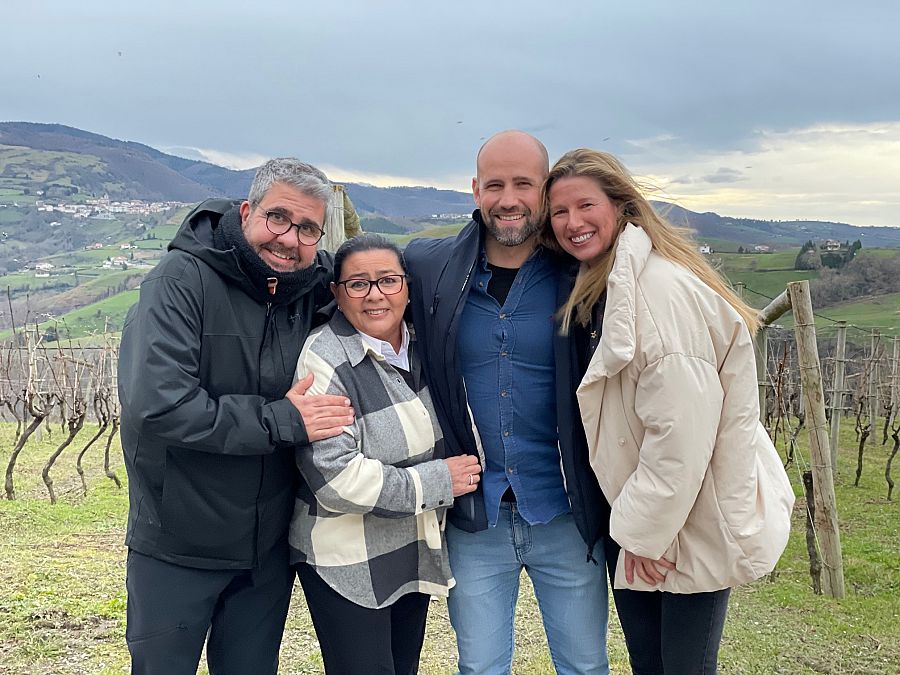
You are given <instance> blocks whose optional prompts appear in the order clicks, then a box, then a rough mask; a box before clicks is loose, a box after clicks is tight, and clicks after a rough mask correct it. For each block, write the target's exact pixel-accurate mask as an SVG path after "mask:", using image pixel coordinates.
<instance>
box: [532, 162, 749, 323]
mask: <svg viewBox="0 0 900 675" xmlns="http://www.w3.org/2000/svg"><path fill="white" fill-rule="evenodd" d="M576 176H583V177H585V178H591V179H593V180H594V181H596V183H597V185H598V186H599V187H600V189H601V190H603V192H604V194H605V195H606V196H607V197H608V198H609V200H610V201H611V202H612V203H613V205H614V206H616V207H617V211H618V219H617V223H616V225H617V231H616V235H615V238H614V239H613V242H612V245H611V246H610V248H609V250H608V251H606V252H605V253H603V254H602V255H601V256H600V258H599V260H597V261H594V262H592V264H591V266H590V267H588V266H587V265H585V264H583V263H582V265H581V268H580V269H579V271H578V277H577V278H576V280H575V286H574V288H573V289H572V293H571V294H570V295H569V299H568V301H567V302H566V304H565V305H564V306H563V307H562V309H561V310H560V315H561V317H562V331H563V333H568V332H569V329H570V328H571V325H572V320H573V319H574V320H575V321H577V322H578V323H580V324H581V325H583V326H587V325H589V324H590V320H591V311H592V309H593V307H594V305H596V304H597V301H598V300H599V299H600V296H601V295H602V294H603V291H605V290H606V280H607V277H609V273H610V271H611V270H612V266H613V263H614V262H615V257H616V256H615V252H616V246H617V245H618V243H619V237H620V236H621V235H622V232H623V231H624V229H625V225H626V224H627V223H632V224H634V225H636V226H638V227H640V228H641V229H643V230H644V232H646V233H647V236H648V237H650V242H651V244H652V246H653V250H654V251H656V252H657V253H658V254H659V255H661V256H663V257H664V258H666V259H668V260H671V261H672V262H674V263H677V264H679V265H681V266H682V267H686V268H687V269H689V270H690V271H691V272H693V273H694V274H695V275H697V277H699V278H700V280H701V281H703V283H705V284H706V285H707V286H709V287H710V288H711V289H712V290H714V291H715V292H716V293H718V294H719V295H721V296H722V297H723V298H725V300H726V301H727V302H728V303H729V304H730V305H731V306H732V307H734V309H735V310H736V311H737V312H738V314H740V315H741V318H742V319H743V320H744V323H745V324H747V328H749V329H750V334H751V335H752V334H754V333H755V332H756V329H757V326H758V319H757V311H756V310H755V309H753V308H752V307H750V306H749V305H747V304H746V303H744V301H743V300H741V299H740V298H739V297H738V295H737V293H735V292H734V289H732V287H731V285H730V284H729V283H728V281H727V280H726V279H724V278H723V277H722V276H721V275H720V274H719V273H718V272H717V271H716V270H715V269H713V268H712V267H711V266H710V264H709V263H708V262H706V260H705V259H704V258H703V256H702V255H701V254H700V252H699V250H698V249H697V244H696V242H695V241H694V239H693V236H692V233H691V230H689V229H687V228H683V227H677V226H675V225H673V224H672V223H670V222H668V221H667V220H666V219H665V218H663V217H661V216H660V215H659V214H657V213H656V211H654V210H653V207H652V206H651V205H650V202H649V201H647V199H646V198H645V197H644V195H643V194H642V193H641V189H640V187H639V186H638V184H637V182H636V181H635V180H634V177H633V176H632V175H631V174H630V173H629V171H628V169H626V168H625V166H624V165H623V164H622V163H621V162H620V161H619V160H618V159H617V158H616V157H614V156H613V155H611V154H609V153H607V152H601V151H599V150H590V149H588V148H579V149H577V150H570V151H569V152H567V153H566V154H565V155H563V156H562V157H560V158H559V160H558V161H557V162H556V164H554V165H553V168H552V169H551V170H550V175H549V176H547V180H546V181H545V182H544V186H543V188H542V190H541V205H542V209H543V227H542V230H541V235H540V237H541V243H542V244H543V245H544V246H547V247H549V248H552V249H554V250H557V251H559V250H560V246H559V243H558V242H557V241H556V237H555V236H554V235H553V229H552V228H551V227H550V219H549V212H550V210H549V204H550V200H549V194H550V188H551V187H552V186H553V184H554V183H555V182H556V181H558V180H559V179H561V178H573V177H576Z"/></svg>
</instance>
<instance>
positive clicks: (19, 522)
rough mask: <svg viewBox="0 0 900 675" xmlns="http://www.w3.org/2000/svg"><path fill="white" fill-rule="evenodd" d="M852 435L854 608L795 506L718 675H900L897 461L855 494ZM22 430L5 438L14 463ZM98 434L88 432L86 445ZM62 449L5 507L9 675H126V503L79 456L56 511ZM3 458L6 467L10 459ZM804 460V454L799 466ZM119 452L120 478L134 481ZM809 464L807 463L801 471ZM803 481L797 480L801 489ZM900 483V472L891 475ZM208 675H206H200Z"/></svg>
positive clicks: (296, 669)
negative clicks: (817, 562) (820, 559)
mask: <svg viewBox="0 0 900 675" xmlns="http://www.w3.org/2000/svg"><path fill="white" fill-rule="evenodd" d="M850 426H851V425H850V424H847V425H845V427H846V428H845V429H844V430H843V437H842V447H841V452H842V454H841V459H840V463H839V472H838V477H837V481H836V482H837V486H836V490H837V497H838V511H839V514H840V518H841V537H842V544H843V550H844V570H845V576H846V582H847V597H846V598H845V599H844V600H841V601H837V600H832V599H829V598H826V597H822V596H815V595H813V594H812V592H811V591H810V588H809V578H808V572H807V567H808V562H807V559H806V550H805V544H804V539H803V536H804V535H803V518H804V514H803V511H802V508H801V506H800V505H799V504H798V507H797V509H796V510H795V514H794V532H793V534H792V536H791V541H790V544H789V546H788V549H787V552H786V553H785V556H784V557H783V559H782V561H781V563H779V566H778V568H777V570H776V573H775V574H774V575H773V577H774V578H769V579H765V580H761V581H759V582H756V583H754V584H750V585H748V586H744V587H741V588H739V589H737V590H736V591H735V593H734V594H733V596H732V602H731V607H730V612H729V617H728V621H727V624H726V627H725V636H724V639H723V645H722V651H721V658H720V671H721V672H722V673H727V674H738V673H740V674H743V673H755V674H760V675H761V674H764V673H765V674H768V673H858V674H867V675H874V674H885V675H886V674H888V673H891V674H893V673H897V672H900V593H898V589H900V556H898V551H900V528H898V527H897V523H898V502H897V501H896V500H895V501H893V502H889V501H887V500H886V499H885V493H886V487H885V482H884V478H883V474H884V461H885V459H886V456H887V452H886V450H885V449H884V448H882V447H880V446H879V447H877V448H873V449H871V450H869V451H868V456H867V459H866V466H865V471H864V473H863V478H862V482H861V485H860V487H859V488H854V487H853V485H852V483H853V482H852V475H853V470H855V451H853V450H851V448H852V447H853V446H854V445H855V443H854V439H853V437H852V430H851V429H850ZM13 431H14V428H13V426H12V425H11V424H8V423H5V424H0V447H3V448H4V450H6V451H8V450H9V448H11V446H12V443H13V438H12V434H13ZM90 433H91V431H90V430H89V429H85V430H83V431H82V433H81V435H80V436H79V439H78V440H76V444H75V445H76V446H77V445H78V442H79V440H81V442H84V441H83V440H82V439H86V438H87V437H88V436H89V435H90ZM62 437H63V434H62V432H61V431H60V429H59V426H58V425H56V426H54V427H53V428H52V437H51V435H50V434H48V433H47V431H44V432H43V439H42V440H41V441H40V442H35V441H29V444H28V446H26V448H25V450H24V451H23V453H22V455H21V456H20V460H19V465H18V468H17V471H16V474H15V477H16V492H17V496H18V499H17V500H16V501H13V502H9V501H2V502H0V532H3V537H2V538H0V559H2V560H3V561H4V564H3V565H2V566H0V616H3V621H2V622H0V674H3V675H24V674H25V673H46V674H67V675H68V674H75V673H78V674H82V673H121V672H127V669H128V653H127V649H126V647H125V638H124V634H125V620H124V617H125V602H126V598H125V591H124V575H125V566H124V560H125V549H124V547H123V546H122V540H123V537H124V523H125V517H126V512H127V497H126V494H125V490H124V489H123V490H119V489H117V488H116V487H115V485H114V484H113V483H112V482H111V481H110V480H109V479H107V478H106V477H105V476H104V475H103V471H102V454H103V453H102V448H100V447H95V448H93V449H92V450H91V451H90V453H89V454H88V455H87V456H86V459H85V470H86V473H87V476H88V487H89V492H88V494H87V496H85V495H84V494H83V493H82V490H81V484H80V481H79V479H78V477H77V476H76V474H75V471H74V468H73V467H74V457H75V455H76V454H77V450H78V448H76V447H73V448H72V449H70V451H69V452H68V453H67V454H64V455H63V456H62V458H61V460H60V463H59V465H58V467H57V468H56V469H54V472H53V474H52V475H53V477H54V480H55V482H56V489H57V491H58V492H59V493H61V498H60V502H59V503H58V504H56V505H55V506H51V505H50V504H49V503H48V501H47V494H46V490H45V488H44V485H43V483H42V482H41V479H40V470H41V467H42V466H43V463H44V461H45V459H46V457H47V456H48V455H49V454H50V453H51V452H52V451H53V448H54V447H55V444H56V443H58V442H59V441H60V440H61V439H62ZM6 456H7V452H4V453H3V457H4V458H6ZM801 456H802V453H801ZM120 457H121V454H120V450H119V449H118V444H117V443H116V444H114V446H113V458H114V459H115V462H114V469H115V470H116V472H117V473H118V475H119V476H120V477H121V478H122V479H123V480H124V478H125V476H124V469H123V467H122V464H121V459H120ZM804 463H808V459H806V460H805V462H804V461H803V460H801V462H799V464H801V465H802V464H804ZM798 471H799V469H798V467H796V466H795V467H791V468H790V469H789V474H790V475H791V479H792V480H793V481H794V483H795V484H797V483H798ZM895 474H898V477H900V468H898V469H895ZM454 659H455V643H454V640H453V632H452V630H451V628H450V625H449V621H448V619H447V610H446V605H445V603H444V602H443V601H435V602H434V603H433V604H432V607H431V612H430V614H429V622H428V632H427V637H426V643H425V649H424V654H423V661H422V669H421V672H423V673H427V674H432V673H451V672H453V668H454ZM515 659H516V660H515V666H514V672H515V673H518V674H523V675H526V674H539V673H540V674H543V673H551V672H553V671H552V666H551V663H550V660H549V655H548V652H547V647H546V642H545V639H544V635H543V629H542V627H541V625H540V620H539V614H538V612H537V608H536V605H535V601H534V596H533V593H532V591H531V589H530V587H529V586H528V584H527V580H526V583H525V584H524V586H523V592H522V598H521V600H520V603H519V610H518V615H517V628H516V657H515ZM610 660H611V664H612V669H613V672H616V673H627V672H629V669H628V665H627V656H626V654H625V649H624V643H623V640H622V635H621V630H620V629H619V627H618V624H617V622H616V618H615V612H614V611H612V612H611V626H610ZM201 672H204V673H205V672H206V671H205V668H201ZM282 672H284V673H318V672H321V660H320V657H319V654H318V647H317V643H316V639H315V633H314V632H313V630H312V626H311V623H310V620H309V616H308V614H307V611H306V608H305V605H304V602H303V597H302V594H301V593H300V592H299V590H297V591H295V596H294V602H293V604H292V608H291V613H290V617H289V620H288V627H287V630H286V633H285V638H284V644H283V647H282Z"/></svg>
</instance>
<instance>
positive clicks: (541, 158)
mask: <svg viewBox="0 0 900 675" xmlns="http://www.w3.org/2000/svg"><path fill="white" fill-rule="evenodd" d="M483 155H485V156H489V157H491V158H493V157H499V158H501V161H503V160H504V159H505V160H507V161H516V160H518V159H522V160H524V161H525V162H526V163H527V164H528V165H532V166H533V165H534V163H535V162H537V164H538V165H540V166H542V167H543V173H542V176H541V179H542V180H543V179H544V178H546V177H547V174H548V173H549V172H550V155H549V154H548V153H547V148H545V147H544V144H543V143H541V142H540V141H539V140H538V139H536V138H535V137H534V136H532V135H531V134H526V133H525V132H524V131H518V130H517V129H507V130H506V131H500V132H498V133H496V134H494V135H493V136H491V137H490V138H489V139H487V140H486V141H485V142H484V144H483V145H482V146H481V147H480V148H479V149H478V154H477V155H476V156H475V175H476V177H480V176H481V174H482V156H483Z"/></svg>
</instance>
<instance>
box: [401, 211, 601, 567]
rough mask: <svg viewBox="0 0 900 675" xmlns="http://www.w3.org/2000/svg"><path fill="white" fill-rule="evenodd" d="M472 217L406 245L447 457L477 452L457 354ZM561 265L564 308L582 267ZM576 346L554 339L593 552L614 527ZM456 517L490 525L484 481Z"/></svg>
mask: <svg viewBox="0 0 900 675" xmlns="http://www.w3.org/2000/svg"><path fill="white" fill-rule="evenodd" d="M472 218H473V220H472V221H471V222H469V224H468V225H466V226H465V227H464V228H463V230H462V231H461V232H460V233H459V234H458V235H457V236H456V237H454V238H447V239H414V240H412V241H411V242H410V243H409V245H408V246H407V247H406V251H405V257H406V263H407V265H408V267H409V271H410V276H411V279H410V282H409V290H410V300H411V302H410V307H411V311H412V318H413V323H414V324H415V327H416V336H417V339H418V341H419V344H420V345H421V348H422V357H423V364H424V365H425V369H426V374H427V376H428V378H429V387H430V390H431V394H432V399H433V400H434V404H435V409H436V410H437V414H438V420H439V421H440V423H441V427H442V429H443V432H444V442H445V447H446V452H447V455H448V456H450V455H462V454H477V453H476V450H475V447H476V446H475V437H474V434H473V432H472V422H471V419H470V418H469V414H468V410H467V405H466V391H465V384H464V382H463V377H462V372H461V370H460V367H459V363H458V360H457V353H456V341H457V333H458V330H459V319H460V315H461V314H462V310H463V307H464V306H465V301H466V297H467V296H468V293H469V290H470V288H471V284H472V271H473V269H474V267H475V263H476V261H477V260H478V254H479V251H480V250H481V247H482V244H483V240H484V225H483V224H482V222H481V214H480V213H479V212H478V211H475V213H473V214H472ZM559 264H560V273H561V274H562V277H561V280H560V281H561V283H560V285H559V302H558V304H559V305H560V306H561V305H562V304H563V302H565V300H566V298H567V297H568V294H569V292H570V291H571V289H572V284H573V283H574V273H575V270H574V269H573V268H572V265H571V264H569V263H568V262H567V261H565V260H563V259H562V258H560V260H559ZM573 337H574V334H573ZM577 344H580V342H579V341H577V340H574V339H572V338H570V337H567V336H561V335H558V334H557V335H556V337H555V339H554V352H555V360H556V368H557V373H556V390H557V418H558V422H557V424H558V425H559V436H560V438H559V444H560V455H561V458H562V468H563V477H564V479H565V481H566V492H567V494H568V496H569V502H570V504H571V507H572V515H573V516H574V517H575V523H576V524H577V526H578V530H579V532H580V533H581V536H582V538H583V539H584V541H585V543H586V544H587V545H588V547H589V550H590V549H592V548H593V545H594V543H596V542H597V540H598V539H599V538H600V537H601V536H603V535H605V534H607V532H608V530H609V504H608V503H607V502H606V499H605V498H604V496H603V494H602V492H601V491H600V487H599V485H598V484H597V479H596V478H595V477H594V473H593V470H592V469H591V466H590V464H589V462H588V456H587V441H586V439H585V436H584V430H583V428H582V426H581V418H580V416H579V413H578V403H577V400H576V398H575V390H576V388H577V387H578V383H579V382H580V381H581V376H582V374H583V372H582V366H581V365H580V364H581V362H582V361H583V359H579V354H578V348H577ZM498 395H499V392H498ZM450 521H451V522H452V523H453V524H454V525H455V526H456V527H459V528H460V529H463V530H466V531H469V532H477V531H478V530H483V529H485V528H487V526H488V523H487V516H486V514H485V509H484V499H483V497H482V492H481V487H480V485H479V488H478V490H477V491H476V492H472V493H470V494H467V495H463V496H462V497H457V498H456V500H455V502H454V505H453V508H452V509H451V511H450Z"/></svg>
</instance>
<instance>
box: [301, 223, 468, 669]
mask: <svg viewBox="0 0 900 675" xmlns="http://www.w3.org/2000/svg"><path fill="white" fill-rule="evenodd" d="M334 278H335V282H334V283H332V285H331V290H332V293H334V297H335V300H336V301H337V309H338V311H337V312H335V314H334V316H333V318H332V319H331V320H330V321H329V322H328V324H326V325H325V326H322V327H321V328H320V329H318V330H317V331H315V332H313V333H312V334H311V335H310V337H309V339H308V340H307V341H306V345H305V346H304V348H303V351H302V352H301V354H300V360H299V363H298V365H297V378H298V379H299V378H302V377H305V376H306V375H307V374H308V373H312V374H313V375H314V381H313V383H312V386H311V387H310V389H309V392H308V393H316V394H318V393H326V392H327V393H330V394H340V395H343V396H346V397H348V398H349V399H350V400H351V401H352V402H353V407H354V410H355V411H356V417H355V420H354V422H353V424H351V425H350V426H347V427H345V428H344V433H343V434H341V435H340V436H338V437H336V438H331V439H327V440H323V441H316V442H315V443H313V444H312V449H311V451H310V448H308V447H305V448H301V449H300V450H298V451H297V464H298V466H299V468H300V472H301V474H302V476H303V478H304V479H305V480H304V481H302V482H301V485H300V487H299V489H298V493H297V499H296V503H295V507H294V517H293V520H292V522H291V529H290V544H291V559H292V562H293V563H294V564H295V565H296V569H297V575H298V577H299V578H300V583H301V584H302V586H303V591H304V593H305V595H306V602H307V605H308V606H309V610H310V614H311V615H312V619H313V624H314V626H315V629H316V635H317V636H318V639H319V644H320V646H321V649H322V659H323V661H324V665H325V670H326V672H328V673H341V674H352V673H373V672H384V673H415V672H417V670H418V663H419V654H420V652H421V649H422V641H423V640H424V637H425V619H426V615H427V612H428V601H429V596H430V595H440V596H446V595H447V593H448V590H449V588H450V587H451V586H452V585H453V579H452V577H451V575H450V567H449V563H448V559H447V547H446V544H445V542H444V526H445V516H446V511H447V509H448V507H449V506H450V505H451V504H452V503H453V499H454V497H457V496H460V495H463V494H466V493H469V492H472V491H474V490H475V488H476V486H477V484H478V481H479V472H480V471H481V466H480V464H479V461H478V458H477V457H474V456H471V455H465V456H459V457H448V458H443V442H442V434H441V429H440V426H439V425H438V423H437V420H436V418H435V414H434V409H433V406H432V402H431V397H430V395H429V393H428V387H427V385H426V383H425V379H424V377H423V375H422V369H421V365H420V359H419V356H418V354H417V353H416V342H415V335H414V332H413V331H412V330H411V329H410V328H409V326H407V324H406V322H405V321H404V312H405V310H406V305H407V303H408V298H409V292H408V289H407V284H406V281H407V279H406V267H405V263H404V261H403V256H402V254H401V252H400V250H399V249H398V248H397V247H396V246H395V245H394V244H392V243H390V242H389V241H388V240H386V239H384V238H383V237H380V236H378V235H374V234H363V235H360V236H359V237H356V238H354V239H350V240H348V241H346V242H344V244H342V245H341V247H340V248H339V249H338V250H337V252H336V254H335V258H334Z"/></svg>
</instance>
